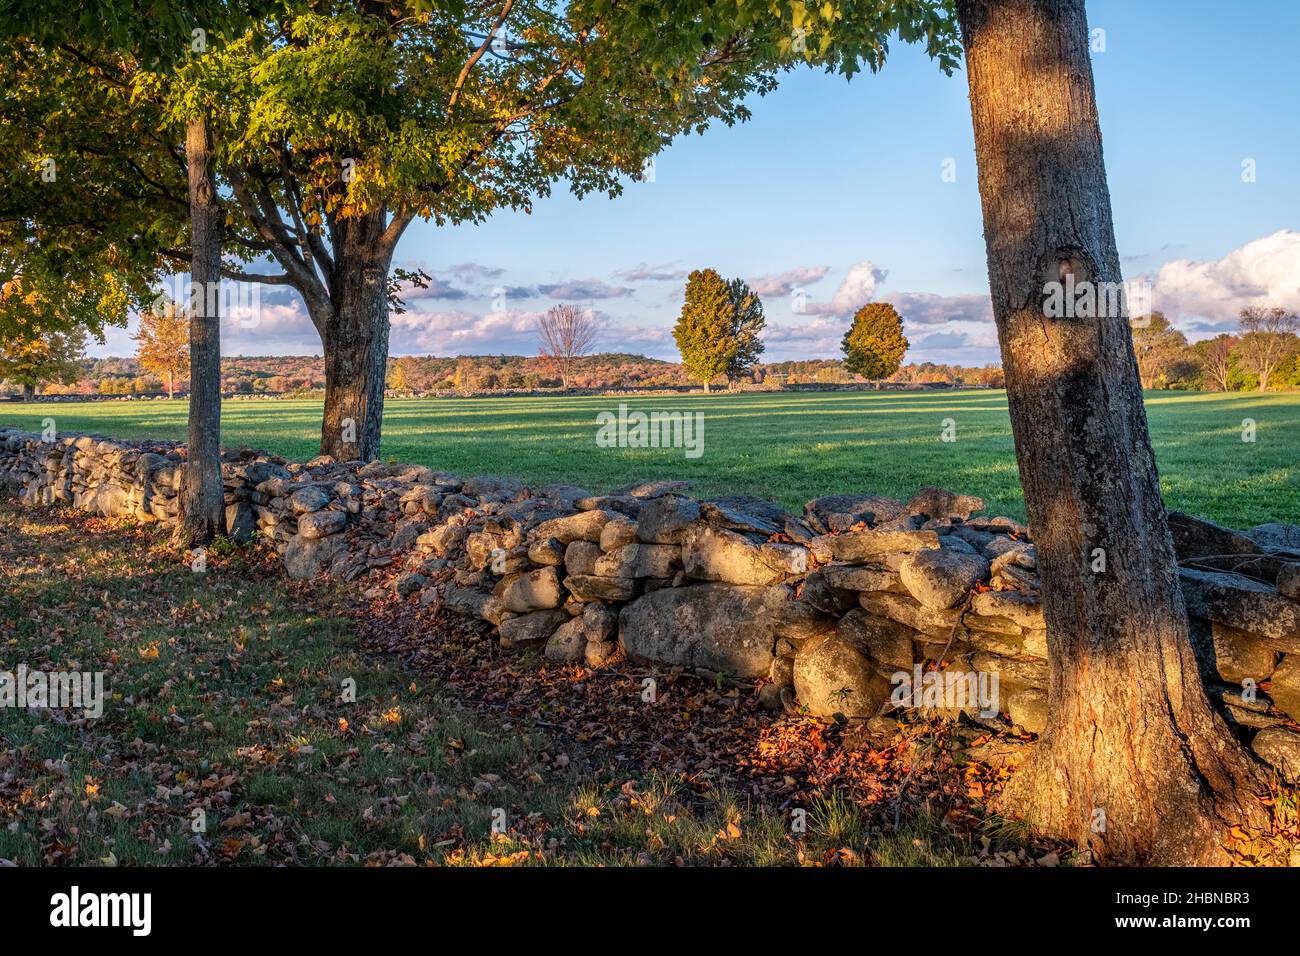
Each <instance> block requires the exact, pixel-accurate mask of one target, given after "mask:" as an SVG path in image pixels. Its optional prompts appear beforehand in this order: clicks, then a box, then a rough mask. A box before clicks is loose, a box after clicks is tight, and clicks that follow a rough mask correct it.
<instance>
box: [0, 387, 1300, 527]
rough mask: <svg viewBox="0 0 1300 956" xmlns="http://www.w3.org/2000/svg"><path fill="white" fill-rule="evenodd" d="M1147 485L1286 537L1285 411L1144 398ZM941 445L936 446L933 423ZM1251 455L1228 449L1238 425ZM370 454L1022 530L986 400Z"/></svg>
mask: <svg viewBox="0 0 1300 956" xmlns="http://www.w3.org/2000/svg"><path fill="white" fill-rule="evenodd" d="M620 402H626V404H627V405H628V406H629V408H630V410H632V411H645V412H651V411H667V412H679V411H680V412H691V413H694V412H703V413H704V442H703V454H702V455H701V456H700V457H697V458H688V457H686V453H685V450H684V449H681V448H618V447H614V448H606V447H599V446H598V445H597V442H596V435H597V430H598V427H599V425H598V422H597V415H598V414H599V413H601V412H613V413H615V414H617V412H618V406H619V404H620ZM1147 409H1148V412H1149V415H1150V419H1151V426H1152V432H1153V437H1154V441H1155V446H1156V457H1157V460H1158V463H1159V466H1160V476H1161V484H1162V487H1163V490H1164V494H1165V499H1166V501H1167V502H1168V504H1169V506H1170V507H1171V508H1178V509H1182V510H1185V511H1189V512H1192V513H1195V514H1201V515H1205V516H1207V517H1210V518H1213V519H1215V520H1218V521H1222V522H1225V523H1227V524H1231V525H1235V526H1239V527H1241V526H1248V525H1253V524H1259V523H1262V522H1266V521H1286V522H1296V521H1300V393H1271V394H1264V395H1260V394H1254V393H1247V394H1230V395H1225V394H1221V393H1185V392H1152V393H1149V394H1148V396H1147ZM320 413H321V405H320V403H319V402H317V401H290V400H280V399H266V400H255V401H245V400H241V401H232V402H227V403H225V407H224V412H223V414H224V441H225V443H226V445H227V446H240V445H243V446H249V447H256V448H263V449H266V450H268V451H272V452H276V453H278V454H281V455H284V456H286V457H288V458H295V459H306V458H310V457H312V456H313V455H315V454H316V452H317V451H318V447H319V446H318V442H319V427H320V425H319V423H320ZM185 416H186V407H185V402H184V401H180V400H177V401H173V402H163V401H149V402H142V401H109V402H85V403H76V404H71V403H69V404H57V405H55V404H32V405H21V404H8V405H0V425H17V426H20V427H22V428H25V429H30V430H39V429H40V427H41V422H42V420H43V419H44V418H46V417H52V418H54V420H55V427H56V428H57V429H58V430H59V431H70V432H81V431H89V432H95V433H99V434H103V435H110V436H114V437H122V438H141V437H154V438H177V439H183V438H184V437H185ZM947 419H951V420H952V424H953V425H955V434H956V440H955V441H952V442H945V441H943V440H942V437H943V433H944V427H945V424H947V422H946V420H947ZM1246 419H1251V420H1253V421H1254V423H1255V441H1253V442H1244V441H1242V431H1243V421H1244V420H1246ZM383 454H384V457H385V459H388V460H394V461H410V462H419V463H422V464H426V465H430V466H432V467H435V468H440V469H445V470H447V471H451V472H454V473H457V474H460V475H473V474H493V475H510V476H517V477H519V478H523V479H526V480H528V481H530V482H535V483H546V482H566V483H572V484H578V485H582V486H583V487H586V488H589V489H591V490H592V491H594V492H602V491H608V490H610V489H613V488H615V487H618V486H619V485H623V484H626V483H628V482H631V481H634V480H644V479H651V478H688V479H691V480H693V481H694V482H695V493H696V494H698V495H700V496H709V495H716V494H722V493H747V494H753V495H759V496H762V497H766V498H772V499H776V500H779V501H780V502H781V503H782V504H784V505H785V506H787V507H788V508H792V509H796V510H797V509H800V508H801V507H802V505H803V503H804V502H805V501H806V500H808V499H810V498H813V497H816V496H818V495H822V494H827V493H832V492H849V491H853V492H871V493H875V494H887V495H893V496H898V497H907V496H908V495H910V494H911V493H912V492H913V491H914V490H915V489H916V488H918V487H920V486H922V485H927V484H934V485H940V486H943V487H947V488H951V489H953V490H956V491H962V492H966V493H973V494H978V495H982V496H983V497H984V498H985V499H986V500H987V502H988V504H989V508H990V509H991V510H992V511H993V512H995V513H1001V514H1008V515H1011V516H1013V517H1016V518H1022V519H1023V517H1024V503H1023V498H1022V495H1021V491H1020V483H1019V478H1018V475H1017V472H1016V463H1015V455H1014V445H1013V442H1012V439H1011V427H1010V422H1009V419H1008V417H1007V408H1006V396H1005V393H1003V392H1001V391H936V392H879V393H875V392H872V393H818V394H791V393H760V394H755V393H750V394H737V395H728V394H725V393H723V394H714V395H702V394H697V395H681V396H653V397H636V398H628V399H622V398H612V397H605V396H600V397H588V396H584V397H558V396H546V397H539V398H464V399H390V400H389V401H388V402H387V403H386V406H385V416H384V440H383Z"/></svg>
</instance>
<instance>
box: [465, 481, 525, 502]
mask: <svg viewBox="0 0 1300 956" xmlns="http://www.w3.org/2000/svg"><path fill="white" fill-rule="evenodd" d="M523 492H524V483H523V482H522V481H519V480H518V479H516V478H494V477H491V476H489V475H478V476H476V477H474V478H470V479H469V480H468V481H466V482H465V484H464V486H463V487H462V488H461V493H462V494H466V495H472V496H474V497H475V498H483V499H491V500H496V501H511V500H513V499H515V498H518V497H519V496H520V495H521V494H523Z"/></svg>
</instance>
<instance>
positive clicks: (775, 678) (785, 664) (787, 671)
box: [767, 657, 794, 687]
mask: <svg viewBox="0 0 1300 956" xmlns="http://www.w3.org/2000/svg"><path fill="white" fill-rule="evenodd" d="M767 676H768V678H769V679H770V680H771V681H772V683H773V684H775V685H776V686H777V687H793V686H794V658H793V657H774V658H772V667H771V669H770V670H768V672H767Z"/></svg>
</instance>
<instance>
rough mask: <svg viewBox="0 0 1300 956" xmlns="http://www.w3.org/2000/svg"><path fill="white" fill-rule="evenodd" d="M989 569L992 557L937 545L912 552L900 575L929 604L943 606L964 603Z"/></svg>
mask: <svg viewBox="0 0 1300 956" xmlns="http://www.w3.org/2000/svg"><path fill="white" fill-rule="evenodd" d="M988 572H989V563H988V561H986V560H985V559H984V558H982V557H980V556H979V555H977V554H966V553H964V552H961V551H954V550H951V549H948V548H937V549H935V550H932V551H918V552H916V553H915V554H910V555H908V557H907V559H906V560H905V561H904V562H903V564H902V566H901V567H900V568H899V569H898V576H899V579H900V580H901V581H902V582H903V585H904V586H905V587H906V588H907V590H908V592H909V593H910V594H911V595H912V597H914V598H916V599H917V601H919V602H920V603H921V604H923V605H924V606H925V607H928V608H936V609H943V608H950V607H955V606H956V605H957V604H959V603H961V601H962V599H963V598H965V597H966V595H967V594H968V593H969V592H970V590H971V588H973V587H974V586H975V585H976V584H978V583H979V582H980V581H982V580H984V577H985V575H987V574H988Z"/></svg>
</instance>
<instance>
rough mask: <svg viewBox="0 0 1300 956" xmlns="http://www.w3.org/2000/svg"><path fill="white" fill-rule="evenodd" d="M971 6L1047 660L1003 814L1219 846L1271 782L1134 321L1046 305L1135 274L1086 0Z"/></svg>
mask: <svg viewBox="0 0 1300 956" xmlns="http://www.w3.org/2000/svg"><path fill="white" fill-rule="evenodd" d="M957 8H958V15H959V19H960V24H961V29H962V36H963V42H964V45H965V49H966V61H967V69H968V72H969V81H970V100H971V115H972V119H973V122H974V128H975V149H976V158H977V160H978V164H979V184H980V196H981V199H982V203H983V211H984V231H985V239H986V243H987V249H988V268H989V281H990V287H991V293H992V298H993V312H994V316H995V319H996V322H997V329H998V339H999V342H1000V345H1001V350H1002V360H1003V364H1004V366H1005V369H1006V383H1007V401H1008V404H1009V406H1010V411H1011V424H1012V430H1013V433H1014V435H1015V441H1016V453H1017V459H1018V461H1019V466H1020V480H1021V484H1022V485H1023V487H1024V492H1025V505H1026V508H1027V510H1028V513H1029V521H1030V525H1031V526H1032V528H1033V534H1034V542H1035V545H1036V547H1037V551H1038V564H1039V569H1040V572H1041V576H1042V584H1043V605H1044V611H1045V613H1046V618H1047V630H1048V654H1049V658H1050V681H1049V684H1050V686H1049V690H1048V696H1049V720H1048V728H1047V731H1046V732H1045V733H1044V734H1043V736H1042V739H1041V740H1040V741H1039V742H1038V744H1037V746H1036V747H1035V749H1034V751H1033V753H1032V755H1031V756H1030V758H1029V759H1028V760H1027V761H1026V763H1025V764H1024V765H1023V766H1022V768H1021V769H1020V771H1019V772H1018V773H1017V774H1016V776H1015V777H1014V778H1013V779H1012V781H1011V783H1010V784H1009V786H1008V788H1007V790H1006V791H1005V793H1004V794H1003V799H1002V800H1001V809H1002V810H1003V811H1004V812H1006V813H1008V814H1010V815H1015V816H1019V817H1022V818H1024V819H1027V820H1028V821H1029V822H1030V823H1031V824H1033V825H1034V826H1035V827H1036V829H1038V830H1039V831H1040V832H1043V833H1046V834H1048V835H1052V836H1056V837H1061V838H1064V839H1068V840H1072V841H1075V842H1076V843H1077V844H1078V845H1079V846H1080V847H1087V848H1089V849H1091V850H1092V851H1093V854H1094V857H1095V858H1097V859H1099V860H1102V861H1109V862H1124V863H1151V864H1172V863H1190V862H1207V861H1222V860H1223V859H1224V854H1223V851H1222V845H1223V842H1224V833H1225V829H1226V827H1227V826H1229V825H1232V824H1236V823H1244V824H1247V825H1254V824H1258V823H1261V822H1262V816H1261V809H1260V807H1259V805H1258V803H1257V801H1256V800H1255V791H1256V790H1257V789H1260V788H1261V782H1262V778H1261V777H1260V775H1259V773H1258V771H1257V769H1256V765H1255V764H1254V763H1253V761H1252V760H1251V758H1250V757H1249V756H1247V754H1246V753H1245V751H1244V750H1243V749H1242V748H1241V747H1240V746H1239V745H1238V744H1237V743H1236V741H1235V740H1234V739H1233V738H1232V736H1231V734H1230V733H1229V731H1228V729H1227V727H1226V726H1225V725H1224V723H1223V721H1222V720H1221V719H1220V718H1219V717H1218V716H1217V715H1216V714H1215V713H1214V712H1213V711H1212V710H1211V709H1210V707H1209V704H1208V703H1207V701H1206V697H1205V693H1204V689H1203V687H1202V685H1201V681H1200V678H1199V676H1198V674H1197V668H1196V661H1195V659H1194V658H1193V655H1192V650H1191V645H1190V642H1189V640H1188V633H1187V620H1186V615H1185V612H1184V609H1183V603H1182V597H1181V594H1180V592H1179V587H1178V578H1177V564H1176V561H1175V558H1174V553H1173V547H1172V544H1171V541H1170V537H1169V531H1168V527H1167V524H1166V518H1165V510H1164V503H1163V501H1162V500H1161V497H1160V485H1159V481H1158V478H1157V475H1156V467H1155V460H1154V457H1153V455H1152V451H1151V442H1150V438H1149V436H1148V433H1147V421H1146V412H1145V409H1144V408H1143V405H1142V392H1141V388H1140V383H1139V380H1138V371H1137V364H1136V362H1135V360H1134V356H1133V346H1132V337H1131V332H1130V329H1129V326H1128V318H1127V316H1126V314H1124V310H1119V309H1117V310H1113V314H1101V315H1088V316H1080V317H1077V318H1049V317H1048V310H1047V309H1045V307H1044V298H1045V296H1044V292H1045V284H1046V283H1049V282H1057V281H1063V280H1064V279H1065V278H1066V277H1067V276H1070V277H1072V279H1073V281H1074V283H1075V284H1076V288H1083V285H1082V284H1083V283H1088V282H1092V283H1110V282H1114V283H1118V282H1120V281H1121V274H1120V263H1119V255H1118V253H1117V251H1116V246H1115V235H1114V227H1113V224H1112V222H1111V209H1110V195H1109V192H1108V190H1107V185H1106V174H1105V168H1104V164H1103V162H1102V151H1101V132H1100V128H1099V126H1098V121H1097V107H1096V100H1095V97H1094V91H1093V82H1092V66H1091V63H1090V60H1089V51H1088V29H1087V21H1086V17H1085V13H1084V4H1083V0H958V3H957ZM1094 291H1097V289H1096V288H1094ZM1104 311H1105V310H1103V312H1104ZM1102 562H1104V564H1103V563H1102Z"/></svg>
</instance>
